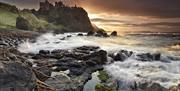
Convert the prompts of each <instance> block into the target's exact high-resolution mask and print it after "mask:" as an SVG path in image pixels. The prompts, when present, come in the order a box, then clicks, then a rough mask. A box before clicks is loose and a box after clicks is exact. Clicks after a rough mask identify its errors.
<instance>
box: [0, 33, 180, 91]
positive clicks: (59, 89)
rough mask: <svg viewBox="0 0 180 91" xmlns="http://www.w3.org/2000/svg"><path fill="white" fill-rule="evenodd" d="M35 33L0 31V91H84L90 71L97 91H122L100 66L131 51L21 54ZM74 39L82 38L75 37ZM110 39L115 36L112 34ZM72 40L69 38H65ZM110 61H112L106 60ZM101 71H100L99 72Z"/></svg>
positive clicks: (142, 88)
mask: <svg viewBox="0 0 180 91" xmlns="http://www.w3.org/2000/svg"><path fill="white" fill-rule="evenodd" d="M87 35H88V36H97V37H107V36H106V35H107V34H105V33H104V32H100V33H94V32H89V33H88V34H87ZM36 36H38V34H30V33H28V32H26V33H22V32H20V33H14V32H2V33H1V36H0V60H1V61H0V72H1V74H0V91H83V88H84V85H85V84H86V83H87V82H88V80H90V79H91V78H92V77H91V74H92V73H93V72H96V71H99V72H100V75H99V76H98V77H99V78H100V79H101V83H100V84H97V85H96V91H122V90H121V89H120V87H119V86H120V82H119V81H117V80H114V79H112V78H111V76H110V75H108V74H107V73H106V72H105V71H104V67H103V65H105V64H111V63H113V62H116V61H124V60H125V59H127V58H128V57H131V56H132V55H133V54H134V52H132V51H126V50H120V51H119V52H118V53H108V52H106V51H105V50H102V49H101V48H100V47H98V46H81V47H76V48H73V49H55V50H52V51H49V50H40V51H39V53H37V54H34V53H21V52H19V51H18V50H17V48H16V47H17V46H18V44H20V43H22V42H23V41H25V40H27V39H29V40H30V41H34V39H35V38H36ZM77 36H84V35H83V34H78V35H77ZM111 36H117V33H116V32H113V33H112V34H111ZM67 37H71V36H67ZM109 59H111V60H109ZM137 59H138V60H139V61H152V60H156V61H160V59H161V54H150V53H147V54H139V55H138V58H137ZM102 71H103V72H102ZM130 88H131V90H130V91H179V90H180V86H179V85H178V86H172V87H171V88H169V89H167V88H164V87H162V86H161V85H160V84H158V83H150V82H146V83H141V84H140V83H136V82H134V85H132V86H130ZM128 91H129V90H128Z"/></svg>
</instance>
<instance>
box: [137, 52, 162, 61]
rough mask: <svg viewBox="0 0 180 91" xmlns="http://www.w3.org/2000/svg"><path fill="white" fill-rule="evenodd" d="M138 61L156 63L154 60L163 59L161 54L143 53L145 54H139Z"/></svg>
mask: <svg viewBox="0 0 180 91" xmlns="http://www.w3.org/2000/svg"><path fill="white" fill-rule="evenodd" d="M137 57H138V58H137V59H138V60H141V61H154V60H157V61H158V60H160V59H161V54H160V53H154V54H151V53H143V54H138V55H137Z"/></svg>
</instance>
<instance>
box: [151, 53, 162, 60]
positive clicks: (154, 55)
mask: <svg viewBox="0 0 180 91" xmlns="http://www.w3.org/2000/svg"><path fill="white" fill-rule="evenodd" d="M153 59H154V60H160V59H161V54H160V53H155V54H153Z"/></svg>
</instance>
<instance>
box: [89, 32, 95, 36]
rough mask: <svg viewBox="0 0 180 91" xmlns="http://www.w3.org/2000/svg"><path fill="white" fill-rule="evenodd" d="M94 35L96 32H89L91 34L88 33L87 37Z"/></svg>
mask: <svg viewBox="0 0 180 91" xmlns="http://www.w3.org/2000/svg"><path fill="white" fill-rule="evenodd" d="M94 34H95V32H93V31H89V32H88V33H87V36H93V35H94Z"/></svg>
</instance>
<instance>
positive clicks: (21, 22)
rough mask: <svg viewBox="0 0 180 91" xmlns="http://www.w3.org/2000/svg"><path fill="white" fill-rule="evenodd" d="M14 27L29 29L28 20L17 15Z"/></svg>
mask: <svg viewBox="0 0 180 91" xmlns="http://www.w3.org/2000/svg"><path fill="white" fill-rule="evenodd" d="M16 28H18V29H22V30H29V29H30V23H29V22H28V20H26V19H24V18H23V17H21V16H19V17H17V19H16Z"/></svg>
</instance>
